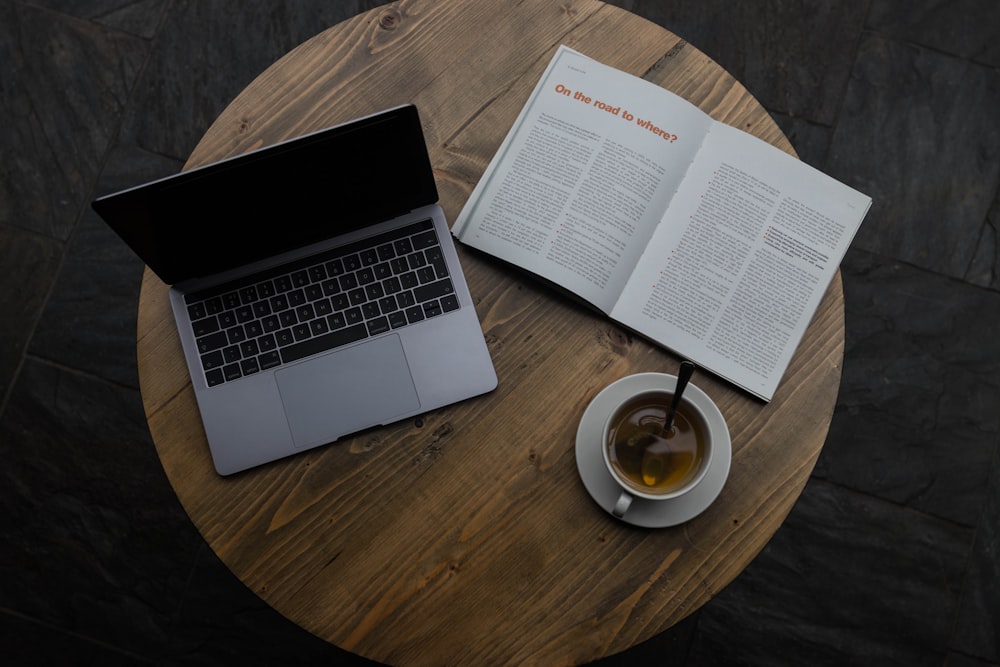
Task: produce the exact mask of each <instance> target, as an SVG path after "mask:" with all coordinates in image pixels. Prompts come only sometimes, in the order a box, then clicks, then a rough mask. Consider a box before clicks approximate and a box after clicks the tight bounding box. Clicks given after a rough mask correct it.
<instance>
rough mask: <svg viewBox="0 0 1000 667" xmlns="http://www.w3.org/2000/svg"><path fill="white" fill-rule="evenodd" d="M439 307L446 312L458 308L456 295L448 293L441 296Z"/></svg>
mask: <svg viewBox="0 0 1000 667" xmlns="http://www.w3.org/2000/svg"><path fill="white" fill-rule="evenodd" d="M441 308H442V309H443V310H444V312H446V313H450V312H451V311H453V310H458V297H456V296H455V295H454V294H449V295H448V296H443V297H441Z"/></svg>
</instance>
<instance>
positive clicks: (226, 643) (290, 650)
mask: <svg viewBox="0 0 1000 667" xmlns="http://www.w3.org/2000/svg"><path fill="white" fill-rule="evenodd" d="M167 659H168V662H169V663H170V664H177V665H237V664H238V665H242V666H246V667H253V666H257V665H260V666H268V665H282V666H283V667H284V666H287V667H296V666H298V665H301V666H303V667H307V666H312V665H341V666H343V667H374V666H376V665H378V664H379V663H375V662H372V661H370V660H366V659H364V658H361V657H359V656H356V655H354V654H352V653H348V652H347V651H345V650H343V649H340V648H338V647H336V646H334V645H332V644H329V643H327V642H325V641H323V640H322V639H319V638H318V637H315V636H314V635H311V634H309V633H308V632H306V631H305V630H303V629H302V628H300V627H298V626H297V625H295V624H294V623H292V622H291V621H289V620H288V619H286V618H284V617H283V616H281V615H280V614H279V613H278V612H276V611H274V610H273V609H271V608H270V607H268V606H267V605H266V604H265V603H264V602H263V601H262V600H261V599H260V598H258V597H257V596H256V595H254V594H253V593H252V592H251V591H250V590H249V589H247V588H246V587H245V586H244V585H243V584H242V583H240V581H239V580H238V579H236V577H235V576H233V575H232V574H231V573H230V572H229V571H228V570H227V569H226V567H225V565H223V563H222V562H221V561H220V560H219V559H218V558H217V557H216V556H215V554H214V553H212V552H211V550H210V549H209V548H208V547H207V546H205V547H204V548H203V549H201V550H200V551H199V558H198V560H197V565H196V567H195V568H194V570H193V575H192V577H191V582H190V586H189V587H188V592H187V594H186V596H185V599H184V603H183V605H182V606H181V608H180V610H179V613H178V614H177V621H176V623H174V624H173V626H172V628H171V646H170V651H169V653H168V655H167Z"/></svg>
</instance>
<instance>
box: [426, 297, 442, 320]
mask: <svg viewBox="0 0 1000 667" xmlns="http://www.w3.org/2000/svg"><path fill="white" fill-rule="evenodd" d="M440 314H441V304H439V303H438V302H437V301H428V302H426V303H424V315H426V316H427V317H436V316H438V315H440Z"/></svg>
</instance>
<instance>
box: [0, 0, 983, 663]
mask: <svg viewBox="0 0 1000 667" xmlns="http://www.w3.org/2000/svg"><path fill="white" fill-rule="evenodd" d="M371 4H372V3H369V2H362V1H360V0H359V1H355V2H318V1H310V0H286V1H284V2H272V1H268V0H190V1H183V0H23V1H19V0H0V114H2V115H0V125H2V129H0V156H2V161H0V452H2V456H3V462H2V464H0V534H2V546H0V581H2V584H0V655H2V656H3V657H2V658H0V661H2V662H3V663H4V664H11V665H36V664H37V665H43V664H44V665H49V664H52V665H62V664H71V665H76V664H81V665H90V664H95V665H142V664H169V665H174V664H177V665H181V664H183V665H187V664H190V665H201V664H204V665H217V664H218V665H270V664H274V665H298V664H302V665H312V664H321V663H322V664H364V662H363V661H360V660H357V659H354V658H352V657H351V656H349V655H348V654H346V653H344V652H342V651H340V650H338V649H336V648H335V647H332V646H329V645H327V644H325V643H324V642H322V641H320V640H319V639H316V638H315V637H313V636H311V635H309V634H308V633H306V632H305V631H302V630H300V629H299V628H298V627H296V626H295V625H293V624H292V623H290V622H288V621H286V620H284V619H283V618H282V617H281V616H280V615H278V614H277V613H275V612H274V611H272V610H271V609H269V608H268V607H267V606H266V605H264V604H263V603H261V602H260V601H259V600H258V599H257V598H256V597H255V596H254V595H252V594H251V593H249V592H248V591H247V590H246V589H245V588H244V587H243V585H242V584H240V582H239V581H238V580H237V579H235V578H234V577H233V576H232V575H231V574H230V573H229V572H228V570H227V569H226V568H225V567H224V566H223V565H222V564H221V563H220V562H219V561H218V560H217V559H216V557H215V556H214V555H213V553H212V552H211V550H210V549H208V548H207V547H206V545H205V544H204V542H203V541H202V539H201V537H200V536H199V535H198V533H197V531H196V530H195V529H194V527H193V526H192V524H191V523H190V522H189V520H188V519H187V517H186V515H185V514H184V512H183V510H182V509H181V507H180V505H179V504H178V502H177V500H176V498H175V497H174V495H173V493H172V491H171V489H170V487H169V484H168V483H167V480H166V478H165V476H164V474H163V471H162V469H161V468H160V465H159V462H158V460H157V457H156V454H155V452H154V450H153V447H152V444H151V443H150V439H149V434H148V431H147V429H146V424H145V419H144V417H143V412H142V406H141V401H140V398H139V393H138V389H137V377H136V365H135V311H136V304H137V299H138V290H139V279H140V275H141V271H142V266H141V264H140V263H139V262H138V261H137V260H136V259H135V258H134V257H132V256H131V255H130V253H129V252H128V251H127V250H126V249H125V248H124V247H123V246H122V245H121V244H120V243H119V242H118V241H117V240H116V239H115V238H114V237H113V236H112V235H111V233H110V232H109V231H107V230H106V229H105V228H104V227H103V226H102V224H101V223H100V222H99V221H98V220H97V219H96V218H95V216H94V215H93V214H92V213H91V212H90V211H89V209H88V202H89V200H90V199H91V198H92V196H94V194H95V193H97V192H105V191H109V190H111V189H114V188H116V187H119V186H124V185H131V184H134V183H137V182H140V181H142V180H146V179H148V178H152V177H156V176H160V175H164V174H168V173H172V172H174V171H176V170H177V169H179V168H180V165H181V164H182V162H183V160H184V158H185V156H187V155H188V154H189V152H190V151H191V150H192V148H193V147H194V144H195V142H196V141H197V140H198V138H199V137H200V136H201V134H202V133H203V132H204V130H205V129H206V128H207V127H208V125H209V124H210V122H211V121H212V120H213V118H214V117H215V116H216V114H218V113H219V111H221V110H222V108H224V106H225V105H226V103H227V102H228V101H229V100H230V99H231V98H232V97H233V96H234V95H235V94H236V93H238V92H239V91H240V90H241V89H242V88H243V87H244V86H246V84H247V83H249V82H250V81H251V80H252V78H253V77H254V76H255V75H256V74H257V73H259V72H260V71H261V70H263V69H264V68H265V67H266V66H267V65H269V64H270V63H271V62H273V61H274V60H276V59H277V58H278V57H279V56H281V55H282V54H284V53H285V52H287V51H288V50H289V49H291V48H292V47H293V46H295V45H296V44H298V43H300V42H301V41H303V40H305V39H307V38H308V37H310V36H312V35H313V34H315V33H317V32H319V31H320V30H322V29H323V28H325V27H327V26H329V25H331V24H333V23H335V22H337V21H339V20H341V19H343V18H345V17H347V16H349V15H351V14H353V13H355V12H357V11H359V10H361V9H365V8H367V7H369V6H371ZM620 4H621V5H623V6H625V7H627V8H628V9H631V10H633V11H635V12H636V13H638V14H641V15H643V16H645V17H647V18H649V19H650V20H652V21H655V22H657V23H659V24H661V25H663V26H665V27H667V28H668V29H670V30H672V31H673V32H675V33H677V34H679V35H681V36H682V37H684V38H686V39H687V40H689V41H690V42H691V43H693V44H695V45H697V46H698V47H699V48H701V49H702V50H703V51H705V52H706V53H708V54H709V55H710V56H712V57H713V58H714V59H715V60H717V61H718V62H719V63H721V64H722V65H723V66H724V67H725V68H727V69H728V70H729V71H731V72H732V73H733V74H734V75H735V76H736V77H737V78H738V79H740V80H741V81H742V82H744V83H745V84H746V86H747V88H748V89H749V90H750V91H751V92H753V93H754V94H755V95H756V96H757V97H758V99H759V100H760V101H761V102H762V103H763V104H764V105H765V106H766V107H767V108H768V110H769V111H771V112H772V113H773V115H774V117H775V118H776V119H777V120H778V122H779V123H780V124H781V126H782V128H783V129H784V130H785V132H786V133H787V134H788V135H789V137H790V138H791V139H792V142H793V144H794V145H795V147H796V149H797V150H798V151H799V153H800V155H801V157H802V158H803V159H804V160H805V161H806V162H809V163H811V164H813V165H815V166H817V167H819V168H820V169H822V170H824V171H826V172H828V173H830V174H831V175H833V176H835V177H837V178H839V179H840V180H843V181H845V182H847V183H848V184H850V185H852V186H854V187H856V188H858V189H860V190H862V191H863V192H866V193H867V194H870V195H872V196H873V197H874V199H875V204H874V207H873V208H872V210H871V213H870V214H869V216H868V218H867V220H866V222H865V224H864V226H863V227H862V229H861V232H860V233H859V235H858V237H857V238H856V240H855V242H854V244H853V246H852V249H851V250H850V251H849V253H848V255H847V257H846V259H845V261H844V263H843V278H844V285H845V292H846V302H847V306H846V309H847V310H846V317H847V348H846V359H845V365H844V378H843V385H842V389H841V392H840V399H839V401H838V405H837V410H836V414H835V416H834V420H833V425H832V428H831V431H830V435H829V439H828V441H827V445H826V448H825V449H824V451H823V454H822V456H821V458H820V461H819V464H818V466H817V468H816V470H815V473H814V475H813V478H812V479H811V481H810V482H809V484H808V485H807V486H806V489H805V491H804V493H803V494H802V497H801V499H800V500H799V502H798V503H797V505H796V506H795V508H794V510H793V511H792V513H791V515H790V516H789V517H788V520H787V522H786V523H785V524H784V526H783V527H782V528H781V529H780V530H779V531H778V533H777V534H776V535H775V537H774V539H773V540H772V541H771V542H770V544H769V545H768V546H767V547H766V549H765V550H764V552H763V553H762V554H761V555H760V556H759V557H758V558H757V559H756V560H755V561H754V562H753V563H752V564H751V566H750V567H749V568H748V569H747V570H746V571H745V572H744V573H743V574H742V575H741V576H739V577H738V578H737V579H736V581H735V582H734V583H733V584H732V585H730V586H729V587H728V588H726V589H725V590H723V591H721V592H720V593H719V594H718V596H717V597H716V598H715V599H714V600H712V601H711V602H710V603H709V604H707V605H706V606H705V607H704V608H703V609H701V610H700V611H699V612H698V613H696V614H695V615H694V616H692V617H691V618H689V619H688V620H686V621H685V622H683V623H681V624H680V625H679V626H678V627H676V628H674V629H672V630H670V631H668V632H666V633H664V634H663V635H661V636H659V637H656V638H654V639H653V640H651V641H649V642H647V643H645V644H643V645H641V646H639V647H636V648H635V649H633V650H632V651H630V652H628V653H626V654H623V655H620V656H614V657H612V658H610V659H608V660H606V661H605V662H604V664H607V665H636V664H637V665H662V664H678V665H727V664H734V665H735V664H740V665H907V666H909V665H948V666H949V667H972V666H981V665H1000V639H998V628H1000V564H998V561H1000V454H998V444H997V433H998V432H1000V428H998V427H1000V272H998V268H997V265H998V260H1000V245H998V238H997V236H998V229H997V228H998V225H1000V199H998V186H1000V71H998V68H1000V3H998V2H996V0H949V1H948V2H942V1H941V0H798V1H795V2H793V1H792V0H771V1H769V2H742V3H736V2H730V1H728V0H711V1H709V0H675V1H674V2H670V3H662V4H661V3H657V2H653V1H652V0H648V1H643V0H635V1H629V0H622V1H621V2H620ZM95 306H96V309H95V308H94V307H95ZM470 641H475V638H470ZM428 650H433V648H432V647H428Z"/></svg>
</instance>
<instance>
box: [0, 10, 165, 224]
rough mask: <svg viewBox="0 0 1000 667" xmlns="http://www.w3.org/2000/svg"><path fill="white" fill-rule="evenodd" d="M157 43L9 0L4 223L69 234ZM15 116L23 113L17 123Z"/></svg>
mask: <svg viewBox="0 0 1000 667" xmlns="http://www.w3.org/2000/svg"><path fill="white" fill-rule="evenodd" d="M148 48H149V47H148V43H147V42H146V41H144V40H140V39H138V38H136V37H133V36H130V35H124V34H122V33H116V32H111V31H107V30H105V29H103V28H101V27H99V26H96V25H95V24H93V23H89V22H85V21H75V20H71V19H68V18H64V17H62V16H61V15H53V14H51V13H50V12H48V11H46V10H43V9H39V8H37V7H34V6H32V5H28V4H24V3H20V2H3V3H0V62H3V63H4V66H3V68H2V69H0V116H2V117H3V118H5V119H8V120H7V121H5V125H6V127H7V129H6V130H5V131H4V132H2V133H0V154H2V155H3V156H4V163H3V166H2V167H0V175H2V178H0V222H3V223H6V224H10V225H16V226H19V227H22V228H24V229H30V230H33V231H37V232H39V233H41V234H45V235H48V236H51V237H53V238H57V239H60V240H65V239H66V238H68V237H69V234H70V232H71V231H72V229H73V225H74V224H75V222H76V219H77V215H78V214H79V211H80V209H81V208H82V206H83V205H84V204H85V203H86V200H87V198H88V197H89V196H90V192H91V189H92V188H93V186H94V182H95V181H96V179H97V174H98V172H99V170H100V166H101V160H102V159H103V156H104V154H105V152H106V151H107V149H108V147H109V145H110V143H111V140H112V137H113V135H114V132H115V129H116V127H117V124H118V121H119V117H120V115H121V113H122V111H123V109H124V108H125V105H126V103H127V101H128V99H127V98H128V94H129V91H130V90H131V87H132V85H133V84H134V80H135V77H136V75H137V74H138V72H139V69H140V65H141V64H142V61H143V60H144V59H145V57H146V53H147V50H148ZM9 119H15V122H10V121H9Z"/></svg>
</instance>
